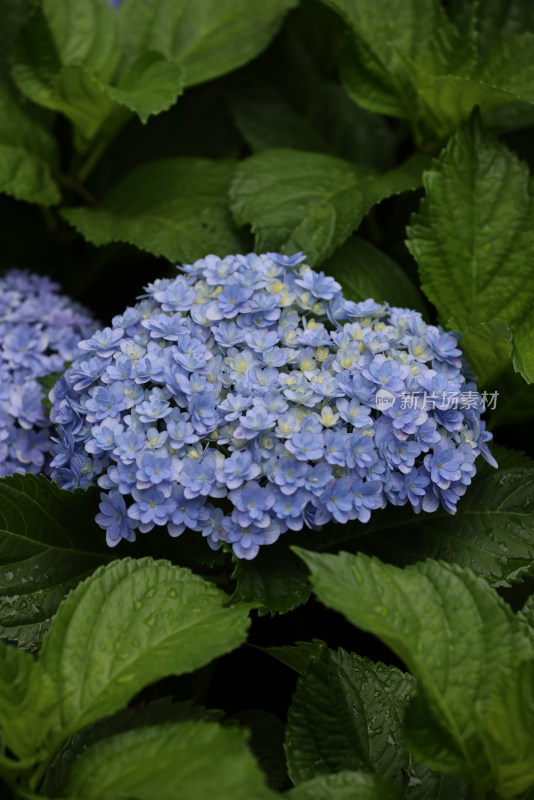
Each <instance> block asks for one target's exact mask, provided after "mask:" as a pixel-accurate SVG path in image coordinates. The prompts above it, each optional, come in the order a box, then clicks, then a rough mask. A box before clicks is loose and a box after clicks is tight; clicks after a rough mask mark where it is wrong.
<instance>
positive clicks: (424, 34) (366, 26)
mask: <svg viewBox="0 0 534 800" xmlns="http://www.w3.org/2000/svg"><path fill="white" fill-rule="evenodd" d="M327 2H328V5H330V6H332V7H333V8H334V9H335V10H336V11H337V12H338V13H339V14H341V16H342V17H343V18H344V19H345V21H346V22H347V23H348V25H349V28H350V34H349V35H348V36H347V40H346V43H345V46H344V48H343V51H342V55H341V60H340V67H341V76H342V80H343V82H344V84H345V87H346V89H347V91H348V93H349V94H350V96H351V97H352V98H353V99H354V100H355V101H356V102H357V103H359V104H360V105H362V106H363V107H364V108H368V109H370V110H371V111H378V112H379V113H382V114H388V115H390V116H394V117H401V118H404V119H409V118H410V117H411V116H412V115H413V113H414V104H416V103H417V96H416V92H415V89H414V86H413V82H412V81H413V74H412V72H411V70H410V69H409V67H408V66H407V63H406V60H405V58H403V56H404V57H410V58H415V57H416V56H417V55H418V54H419V53H421V51H422V50H423V48H424V47H425V45H427V44H428V42H429V40H430V39H431V37H432V35H433V33H434V32H435V29H436V26H437V24H438V20H439V19H440V15H439V14H438V9H437V4H436V3H434V2H428V0H407V2H405V1H404V0H393V2H390V0H379V2H378V3H375V2H374V0H363V2H355V0H327Z"/></svg>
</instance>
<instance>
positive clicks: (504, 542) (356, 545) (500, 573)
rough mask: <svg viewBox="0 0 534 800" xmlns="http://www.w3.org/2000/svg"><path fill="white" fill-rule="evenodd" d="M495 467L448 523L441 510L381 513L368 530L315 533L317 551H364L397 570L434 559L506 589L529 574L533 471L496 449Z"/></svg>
mask: <svg viewBox="0 0 534 800" xmlns="http://www.w3.org/2000/svg"><path fill="white" fill-rule="evenodd" d="M492 450H493V452H494V455H495V457H496V459H497V461H498V463H499V469H498V470H495V469H493V467H490V466H488V465H486V464H484V465H483V466H482V467H479V466H478V462H477V469H478V470H479V472H478V473H477V475H476V477H475V478H474V480H473V483H472V485H471V486H470V487H469V488H468V490H467V492H466V494H465V496H464V497H463V498H462V499H461V501H460V503H459V505H458V510H457V512H456V514H455V515H454V516H453V515H451V514H448V513H447V512H446V511H445V510H444V509H439V510H438V511H435V512H433V513H432V514H425V513H421V514H414V513H413V511H411V509H409V508H407V507H404V508H396V507H394V506H392V507H390V508H387V509H384V511H382V512H379V513H378V514H377V515H376V516H374V517H373V518H372V520H371V522H369V523H368V525H363V526H362V525H358V526H350V525H347V526H335V528H334V529H333V530H332V533H331V535H330V536H323V537H322V536H321V533H318V534H317V536H316V537H315V539H314V545H315V547H316V549H318V550H324V549H326V548H328V549H330V548H334V547H335V548H336V549H337V550H339V549H340V548H343V549H345V550H350V551H352V552H356V551H363V552H365V553H367V554H369V555H376V556H378V557H379V558H382V559H384V560H385V561H388V562H391V563H394V564H397V565H399V566H403V565H405V564H413V563H415V562H417V561H420V560H422V559H424V558H436V559H442V560H443V561H448V562H451V563H456V564H459V565H461V566H465V567H470V568H471V569H472V570H473V571H474V572H477V573H478V574H479V575H482V576H483V577H485V578H486V579H487V580H488V582H489V583H490V584H491V585H493V586H510V585H511V584H512V583H514V582H517V581H521V580H524V578H525V577H526V576H528V575H532V574H533V572H534V516H533V514H532V508H533V505H532V495H533V490H534V464H533V462H532V460H531V459H529V458H527V457H526V456H524V455H522V454H521V453H517V452H514V451H513V450H506V449H505V448H502V447H497V446H494V447H492Z"/></svg>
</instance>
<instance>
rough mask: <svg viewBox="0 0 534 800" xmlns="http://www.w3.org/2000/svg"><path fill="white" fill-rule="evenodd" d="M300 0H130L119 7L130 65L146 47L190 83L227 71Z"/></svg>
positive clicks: (257, 47)
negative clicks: (175, 66) (161, 55)
mask: <svg viewBox="0 0 534 800" xmlns="http://www.w3.org/2000/svg"><path fill="white" fill-rule="evenodd" d="M294 5H296V0H262V2H261V3H256V4H254V5H251V4H250V3H248V2H247V1H246V0H155V2H152V3H151V4H150V7H149V8H147V5H146V3H145V2H143V0H125V2H123V3H122V5H121V8H120V12H119V13H120V17H121V24H122V27H123V33H124V37H125V41H126V46H125V49H126V58H125V62H126V63H127V64H128V63H129V62H130V61H131V60H132V59H135V58H136V57H138V55H139V53H140V52H142V51H143V50H145V49H150V50H156V51H159V52H161V53H164V54H165V55H166V56H167V57H168V58H170V59H172V60H173V61H176V62H177V63H179V64H180V65H182V66H183V68H184V70H185V73H186V76H187V85H188V86H192V85H193V84H196V83H201V82H202V81H207V80H210V79H212V78H215V77H216V76H218V75H224V74H225V73H227V72H230V71H231V70H233V69H236V67H240V66H241V65H242V64H245V63H246V62H247V61H250V60H251V59H252V58H254V56H256V55H257V54H258V53H259V52H261V50H263V48H264V47H266V45H267V44H268V43H269V41H270V40H271V39H272V37H273V36H274V35H275V33H276V32H277V30H278V28H279V26H280V25H281V23H282V19H283V16H284V14H285V13H286V12H287V11H289V9H290V8H292V7H293V6H294Z"/></svg>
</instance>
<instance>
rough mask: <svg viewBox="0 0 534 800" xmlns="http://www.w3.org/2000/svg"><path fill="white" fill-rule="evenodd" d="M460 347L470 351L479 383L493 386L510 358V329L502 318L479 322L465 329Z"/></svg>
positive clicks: (471, 361) (470, 359)
mask: <svg viewBox="0 0 534 800" xmlns="http://www.w3.org/2000/svg"><path fill="white" fill-rule="evenodd" d="M460 347H461V348H462V350H464V351H465V352H466V353H469V361H470V364H471V366H472V368H473V370H474V371H475V374H476V376H477V380H478V382H479V384H481V385H482V386H488V387H491V388H493V382H494V381H495V379H496V378H498V376H499V375H500V374H501V373H502V372H503V367H504V369H505V368H506V363H507V362H508V361H509V359H510V351H511V347H512V342H511V335H510V329H509V328H508V325H507V324H506V322H503V321H502V320H500V319H495V320H492V321H491V322H479V323H478V324H477V325H474V326H473V327H472V328H469V329H468V330H466V331H464V333H463V334H462V339H461V342H460Z"/></svg>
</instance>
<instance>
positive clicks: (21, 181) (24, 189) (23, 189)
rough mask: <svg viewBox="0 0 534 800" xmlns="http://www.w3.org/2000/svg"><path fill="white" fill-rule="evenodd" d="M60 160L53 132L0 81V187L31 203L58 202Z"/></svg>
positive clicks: (51, 203) (2, 190) (1, 189)
mask: <svg viewBox="0 0 534 800" xmlns="http://www.w3.org/2000/svg"><path fill="white" fill-rule="evenodd" d="M57 161H58V154H57V147H56V143H55V141H54V139H53V138H52V136H50V134H49V133H48V132H47V131H46V130H45V129H44V128H43V127H42V126H41V125H40V124H39V122H38V121H37V120H36V119H33V118H32V116H31V115H30V113H29V112H28V111H27V110H26V109H25V108H24V106H23V105H22V103H21V102H20V101H19V100H18V99H17V98H16V97H15V96H14V94H12V92H11V91H10V90H9V89H8V87H7V86H6V85H4V84H2V83H0V191H1V192H6V193H7V194H11V195H13V197H16V198H17V199H18V200H26V201H28V202H29V203H41V204H42V205H53V204H55V203H59V201H60V197H61V195H60V191H59V187H58V185H57V183H56V182H55V180H54V176H53V171H54V168H55V167H56V165H57Z"/></svg>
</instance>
